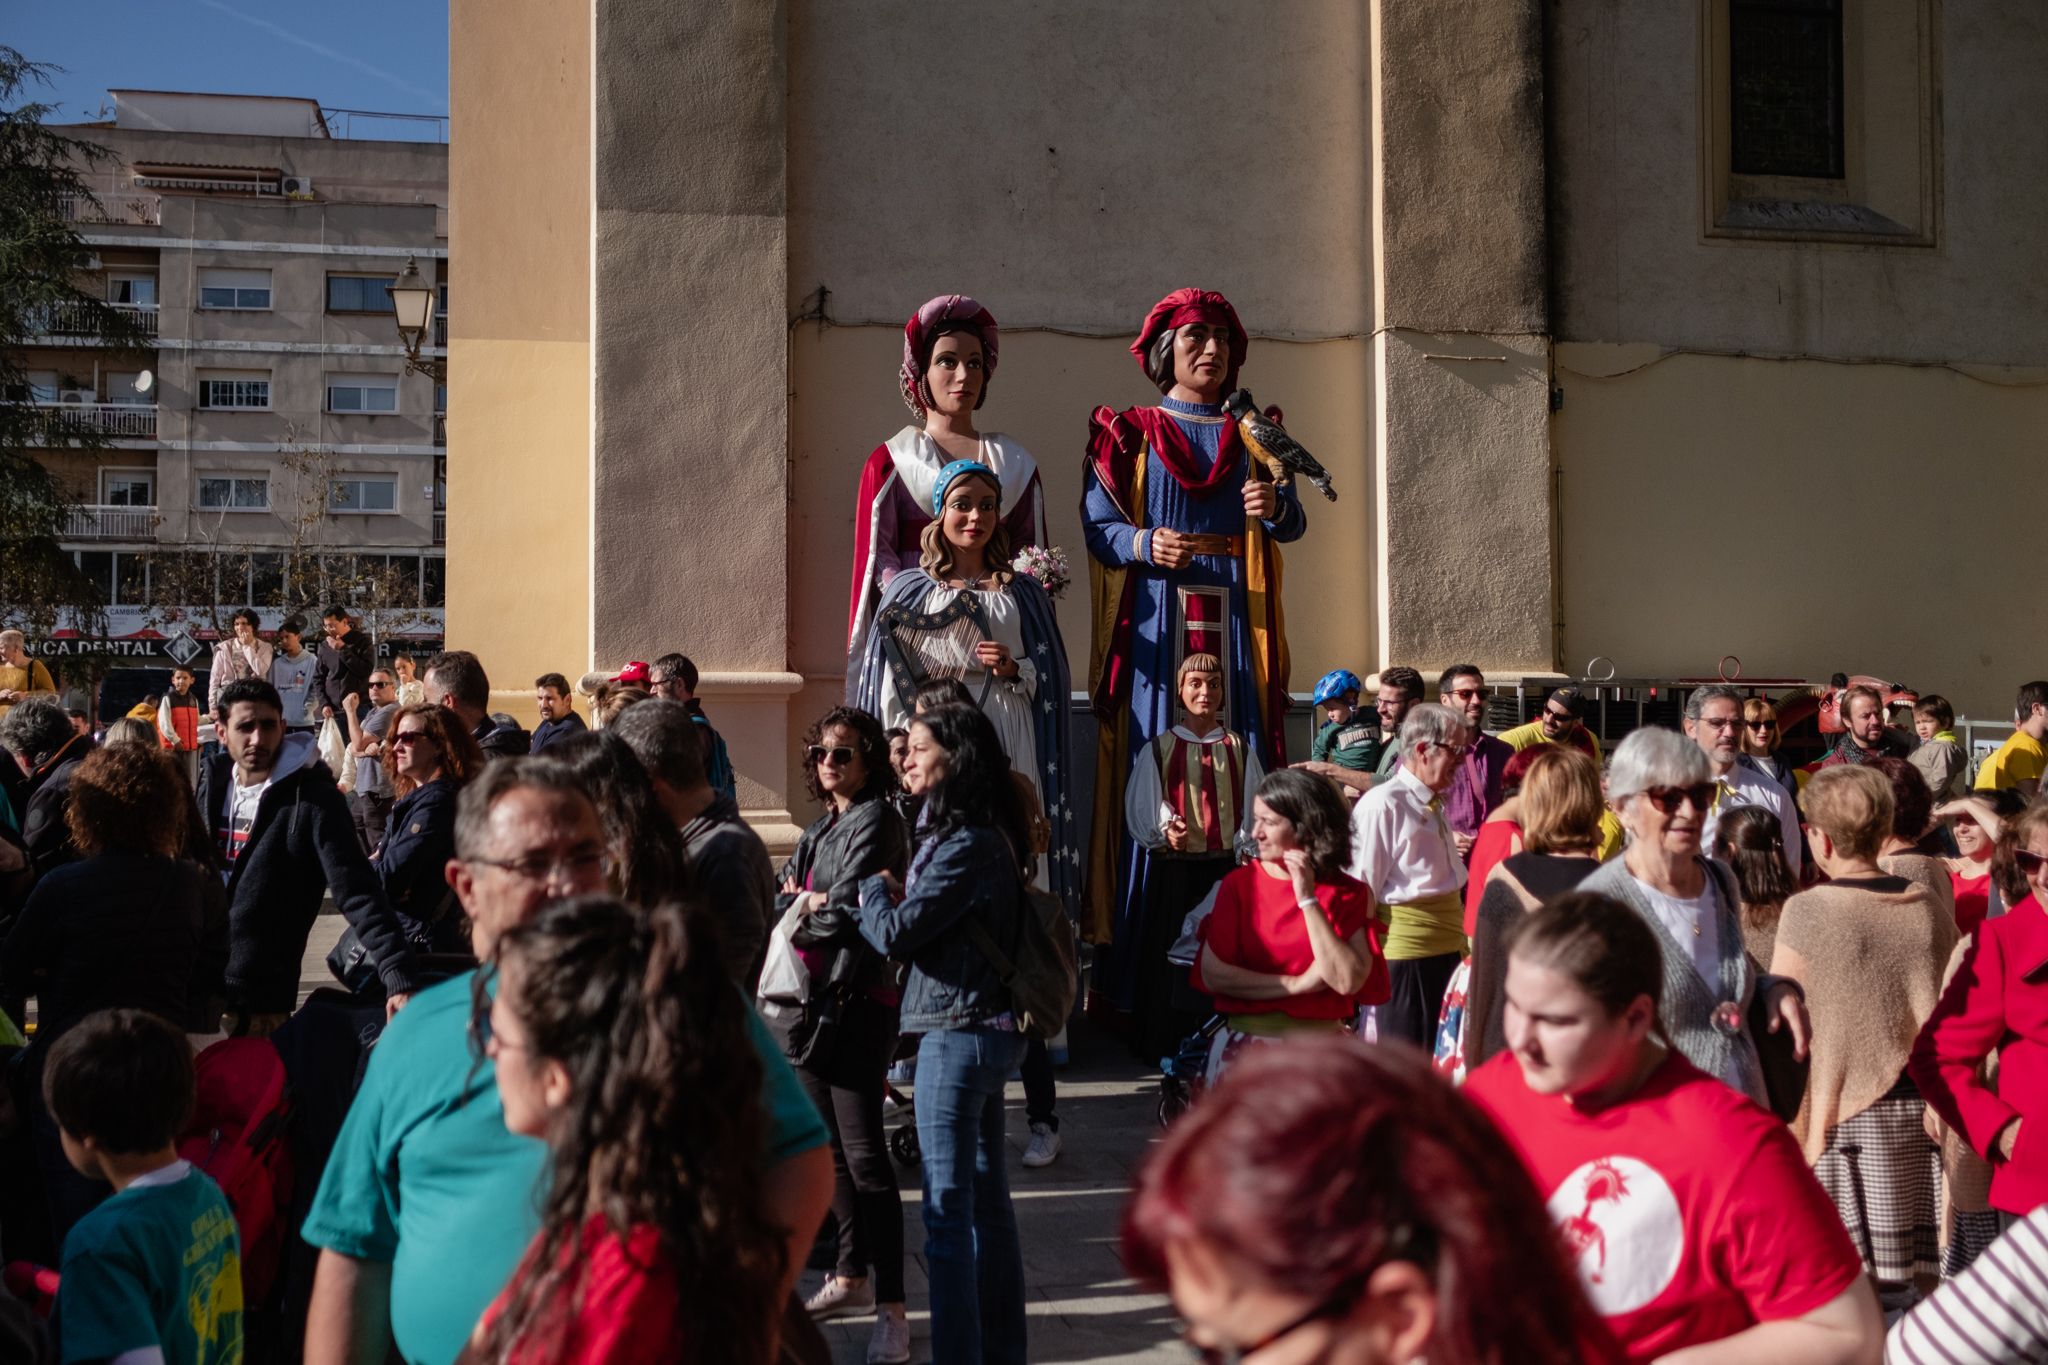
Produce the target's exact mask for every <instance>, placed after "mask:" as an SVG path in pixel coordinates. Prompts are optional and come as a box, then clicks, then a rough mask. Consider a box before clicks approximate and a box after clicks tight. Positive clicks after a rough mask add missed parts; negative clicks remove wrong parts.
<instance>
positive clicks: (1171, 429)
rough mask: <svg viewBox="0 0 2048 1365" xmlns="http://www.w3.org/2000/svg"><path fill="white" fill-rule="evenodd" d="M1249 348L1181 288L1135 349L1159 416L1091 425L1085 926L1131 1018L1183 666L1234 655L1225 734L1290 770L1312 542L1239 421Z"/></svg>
mask: <svg viewBox="0 0 2048 1365" xmlns="http://www.w3.org/2000/svg"><path fill="white" fill-rule="evenodd" d="M1248 341H1249V338H1248V337H1247V335H1246V333H1245V330H1244V327H1243V325H1242V324H1240V323H1239V322H1238V320H1237V313H1236V311H1235V310H1234V309H1232V308H1231V306H1230V302H1229V300H1227V299H1225V298H1224V297H1223V296H1222V295H1221V294H1217V293H1213V292H1211V291H1208V290H1202V289H1177V290H1175V291H1174V292H1173V293H1171V294H1169V295H1167V296H1166V297H1165V298H1163V299H1161V300H1160V301H1159V303H1158V304H1157V305H1156V306H1154V308H1153V309H1152V312H1151V314H1150V316H1148V317H1147V318H1146V319H1145V326H1144V329H1143V331H1141V332H1140V333H1139V336H1138V339H1137V341H1136V342H1135V343H1133V345H1132V346H1131V353H1132V354H1133V355H1135V356H1136V357H1137V358H1138V363H1139V365H1140V366H1141V367H1143V369H1144V371H1145V374H1146V376H1147V377H1148V378H1150V379H1151V380H1152V382H1153V383H1155V384H1157V385H1158V386H1159V390H1160V392H1161V393H1162V394H1163V395H1164V398H1163V399H1162V401H1161V403H1160V404H1159V406H1157V407H1137V408H1128V409H1126V410H1124V411H1123V412H1111V411H1110V410H1109V409H1108V408H1106V407H1103V408H1097V409H1096V410H1095V413H1094V416H1093V417H1092V418H1091V419H1090V429H1089V440H1088V464H1087V468H1086V470H1085V471H1084V474H1083V484H1082V496H1081V522H1082V527H1083V529H1084V531H1085V533H1086V539H1087V542H1088V554H1089V556H1090V563H1089V584H1090V587H1091V589H1092V600H1093V609H1094V617H1093V626H1094V630H1093V639H1092V648H1091V651H1090V653H1091V662H1090V668H1089V676H1090V680H1091V687H1092V690H1093V700H1094V706H1095V714H1096V717H1097V719H1098V720H1099V721H1100V722H1101V727H1102V730H1101V733H1102V738H1101V748H1100V753H1099V757H1098V759H1097V763H1096V771H1095V811H1094V820H1093V823H1092V825H1091V827H1090V831H1089V849H1088V890H1087V905H1086V910H1085V913H1084V918H1083V930H1084V932H1085V933H1086V934H1087V935H1088V937H1089V939H1090V940H1091V941H1093V942H1095V943H1110V944H1113V945H1114V947H1113V950H1112V952H1111V954H1110V959H1109V963H1108V966H1107V969H1106V971H1104V972H1103V973H1101V974H1099V975H1098V977H1097V981H1096V986H1097V988H1098V989H1100V990H1104V991H1106V992H1108V993H1109V995H1110V997H1111V999H1112V1002H1113V1003H1114V1004H1116V1005H1117V1006H1118V1007H1119V1008H1122V1009H1128V1008H1129V1007H1130V1004H1131V984H1132V980H1133V977H1132V969H1133V967H1134V965H1135V964H1134V963H1133V962H1132V960H1131V954H1132V952H1133V950H1134V944H1135V934H1134V932H1133V931H1134V929H1135V927H1136V917H1135V916H1134V915H1133V913H1132V911H1133V907H1136V906H1139V905H1142V904H1143V903H1144V897H1145V887H1144V885H1143V867H1144V862H1143V860H1142V859H1140V858H1139V856H1138V850H1137V846H1136V845H1135V844H1134V843H1133V842H1132V840H1131V838H1130V837H1129V835H1128V833H1127V832H1126V831H1125V830H1124V827H1123V808H1122V797H1123V791H1124V783H1125V781H1126V780H1127V779H1128V778H1129V776H1130V772H1131V765H1132V763H1133V762H1135V761H1136V760H1137V757H1138V755H1139V754H1140V753H1141V752H1143V750H1144V748H1145V746H1146V745H1148V744H1150V743H1151V742H1152V740H1153V739H1154V738H1155V737H1157V736H1158V735H1160V734H1162V733H1163V732H1164V731H1165V730H1166V729H1167V727H1168V726H1170V725H1171V724H1172V723H1173V711H1174V705H1175V695H1174V674H1175V669H1176V668H1177V666H1178V665H1179V663H1180V661H1181V659H1183V658H1185V657H1186V656H1187V655H1189V654H1196V653H1206V654H1214V655H1216V656H1217V657H1218V658H1220V659H1222V660H1223V665H1224V694H1225V695H1224V703H1225V704H1224V710H1223V720H1224V724H1225V726H1226V727H1227V728H1228V729H1231V730H1234V731H1236V732H1237V733H1238V734H1240V735H1242V736H1244V738H1245V740H1246V742H1247V743H1248V744H1249V745H1250V746H1251V749H1252V751H1253V752H1254V753H1256V754H1257V755H1258V756H1259V760H1260V762H1261V764H1262V765H1263V766H1264V767H1265V768H1266V770H1267V771H1268V772H1271V771H1273V770H1274V769H1276V768H1280V767H1284V766H1285V760H1284V758H1283V757H1282V753H1281V723H1282V720H1283V718H1284V717H1285V715H1286V711H1287V641H1286V629H1285V625H1284V623H1283V621H1282V619H1281V613H1280V551H1279V548H1278V547H1279V543H1280V542H1285V541H1292V540H1296V539H1298V538H1299V537H1300V536H1301V533H1302V532H1303V531H1304V530H1305V529H1307V526H1308V519H1307V517H1306V516H1305V515H1304V514H1303V512H1302V509H1301V503H1300V501H1299V500H1298V499H1297V497H1296V496H1295V493H1294V490H1293V489H1292V488H1291V487H1288V486H1285V485H1275V484H1273V483H1271V482H1269V481H1267V480H1266V479H1264V478H1261V477H1260V471H1259V469H1258V468H1257V467H1255V466H1254V465H1253V463H1252V461H1251V460H1250V458H1249V456H1248V454H1247V452H1246V450H1245V446H1244V442H1243V441H1242V440H1241V439H1240V437H1239V436H1238V431H1237V426H1236V424H1235V423H1234V422H1233V421H1231V419H1230V418H1229V417H1228V416H1227V415H1226V414H1225V413H1224V411H1223V406H1222V403H1223V399H1224V396H1225V395H1226V394H1228V393H1229V392H1230V391H1231V390H1232V389H1233V388H1235V387H1236V385H1237V372H1238V368H1239V367H1240V366H1241V365H1243V364H1244V358H1245V351H1246V348H1247V343H1248ZM1055 818H1057V816H1055ZM1190 908H1192V907H1190Z"/></svg>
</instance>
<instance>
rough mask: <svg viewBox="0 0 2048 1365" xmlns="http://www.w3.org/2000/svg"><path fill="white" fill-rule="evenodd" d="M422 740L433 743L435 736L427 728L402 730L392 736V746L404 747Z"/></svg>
mask: <svg viewBox="0 0 2048 1365" xmlns="http://www.w3.org/2000/svg"><path fill="white" fill-rule="evenodd" d="M422 742H424V743H427V744H432V743H433V742H434V737H433V736H432V735H430V734H428V733H427V732H426V731H425V730H400V731H399V732H398V733H397V734H395V735H393V736H392V737H391V747H392V748H394V749H403V748H406V747H407V746H409V745H413V744H419V743H422Z"/></svg>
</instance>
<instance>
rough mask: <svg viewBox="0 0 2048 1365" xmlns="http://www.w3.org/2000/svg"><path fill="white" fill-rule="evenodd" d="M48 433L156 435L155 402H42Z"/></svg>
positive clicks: (41, 412) (149, 437)
mask: <svg viewBox="0 0 2048 1365" xmlns="http://www.w3.org/2000/svg"><path fill="white" fill-rule="evenodd" d="M36 408H37V413H38V415H39V416H40V417H41V418H42V426H43V434H44V436H45V437H60V438H61V437H66V436H77V435H81V434H88V433H89V434H92V435H98V436H125V437H139V438H141V439H143V440H155V439H156V404H154V403H38V404H37V405H36Z"/></svg>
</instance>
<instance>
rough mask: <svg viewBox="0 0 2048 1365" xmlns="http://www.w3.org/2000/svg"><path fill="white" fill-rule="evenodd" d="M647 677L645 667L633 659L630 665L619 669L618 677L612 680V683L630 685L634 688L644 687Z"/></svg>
mask: <svg viewBox="0 0 2048 1365" xmlns="http://www.w3.org/2000/svg"><path fill="white" fill-rule="evenodd" d="M647 676H648V669H647V665H646V664H644V663H641V662H640V661H639V660H638V659H635V660H634V661H633V662H632V663H629V664H627V665H626V666H625V667H624V668H622V669H620V670H619V676H618V677H616V678H614V679H613V681H614V682H622V683H632V684H633V685H634V686H636V687H645V686H647Z"/></svg>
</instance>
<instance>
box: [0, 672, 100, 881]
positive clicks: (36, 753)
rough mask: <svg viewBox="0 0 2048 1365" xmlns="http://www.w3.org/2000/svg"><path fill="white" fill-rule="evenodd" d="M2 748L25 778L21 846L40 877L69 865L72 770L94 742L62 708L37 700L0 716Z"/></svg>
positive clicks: (31, 698)
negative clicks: (67, 816) (68, 802)
mask: <svg viewBox="0 0 2048 1365" xmlns="http://www.w3.org/2000/svg"><path fill="white" fill-rule="evenodd" d="M0 747H5V748H6V749H7V750H8V752H10V753H12V754H14V755H15V756H16V758H17V759H18V760H19V762H20V767H21V771H22V772H23V773H24V774H25V777H26V781H25V783H24V785H23V788H22V795H21V798H20V799H21V806H20V809H19V810H18V811H17V814H18V816H19V817H20V822H21V841H22V843H23V844H24V845H25V846H26V847H27V849H28V855H29V859H30V862H31V865H32V868H33V870H34V873H35V875H36V876H38V877H40V876H41V875H42V874H43V873H45V872H48V871H49V870H50V869H51V868H53V867H56V866H57V865H58V864H60V863H65V862H69V861H70V859H71V831H70V829H69V828H68V827H67V826H66V825H65V823H64V802H65V800H66V799H67V798H68V797H69V796H70V794H71V773H72V770H73V769H75V768H77V767H78V765H79V764H80V763H83V762H84V761H85V756H86V755H87V754H89V753H91V752H92V751H93V742H92V737H91V736H90V735H81V734H79V733H78V731H77V730H75V729H74V728H73V727H72V724H71V717H70V715H69V714H68V713H67V712H66V711H65V709H64V704H63V703H62V702H60V701H58V700H57V699H56V698H55V697H52V696H46V695H42V694H37V695H33V696H29V697H26V698H24V699H23V700H21V701H19V702H16V703H15V704H14V706H13V707H12V708H11V709H10V710H9V711H8V712H7V714H6V715H4V716H0Z"/></svg>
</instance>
